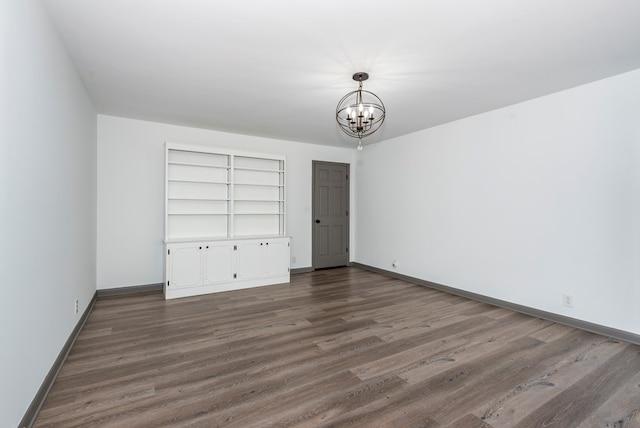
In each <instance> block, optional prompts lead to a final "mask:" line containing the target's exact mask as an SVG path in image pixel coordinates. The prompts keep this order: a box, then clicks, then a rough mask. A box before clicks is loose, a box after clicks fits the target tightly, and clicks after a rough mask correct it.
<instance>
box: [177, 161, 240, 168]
mask: <svg viewBox="0 0 640 428" xmlns="http://www.w3.org/2000/svg"><path fill="white" fill-rule="evenodd" d="M167 163H168V164H169V165H184V166H195V167H198V168H218V169H230V168H231V167H230V166H229V165H207V164H204V163H195V162H173V161H169V162H167Z"/></svg>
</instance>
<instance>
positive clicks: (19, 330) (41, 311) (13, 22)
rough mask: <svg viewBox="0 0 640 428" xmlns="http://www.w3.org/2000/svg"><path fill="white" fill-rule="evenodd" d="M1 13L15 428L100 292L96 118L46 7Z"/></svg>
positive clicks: (7, 407)
mask: <svg viewBox="0 0 640 428" xmlns="http://www.w3.org/2000/svg"><path fill="white" fill-rule="evenodd" d="M1 7H2V9H1V10H0V17H1V18H0V20H1V21H0V31H1V32H0V38H1V39H0V49H1V52H0V54H1V58H2V60H1V62H0V68H1V72H2V76H1V77H2V80H1V83H0V91H1V96H0V130H1V131H2V133H1V134H0V135H1V137H0V138H1V139H0V225H1V228H2V229H1V230H0V233H1V236H0V249H1V250H2V251H1V253H2V257H0V278H1V279H0V284H2V287H3V291H2V298H1V299H0V343H1V344H2V351H1V352H0V426H3V427H12V426H17V424H18V422H19V421H20V420H21V419H22V417H23V416H24V414H25V411H26V410H27V408H28V406H29V405H30V404H31V401H32V400H33V398H34V396H35V394H36V392H37V391H38V389H39V387H40V385H41V384H42V381H43V380H44V378H45V376H46V375H47V373H48V372H49V370H50V368H51V366H52V365H53V363H54V361H55V359H56V357H57V356H58V353H59V352H60V350H61V349H62V347H63V345H64V343H65V341H66V340H67V338H68V337H69V335H70V333H71V332H72V330H73V328H74V327H75V325H76V323H77V322H78V320H79V317H80V315H81V314H82V312H83V311H84V309H85V308H86V307H87V305H88V303H89V301H90V299H91V297H92V296H93V294H94V293H95V290H96V286H95V281H96V269H95V266H96V251H95V247H96V238H95V230H96V221H95V218H96V196H95V192H96V113H95V111H94V109H93V107H92V104H91V101H90V100H89V98H88V96H87V94H86V92H85V90H84V87H83V86H82V84H81V82H80V80H79V78H78V76H77V74H76V71H75V69H74V68H73V66H72V65H71V62H70V61H69V59H68V57H67V54H66V51H65V49H64V48H63V46H62V44H61V43H60V41H59V39H58V36H57V34H56V33H55V32H54V30H53V29H52V27H51V26H50V24H49V21H48V19H47V16H46V14H45V13H44V11H43V9H42V6H41V5H40V2H38V1H35V0H19V1H18V0H16V1H3V2H2V6H1ZM76 298H78V299H79V303H80V313H79V314H78V315H76V314H75V313H74V301H75V299H76Z"/></svg>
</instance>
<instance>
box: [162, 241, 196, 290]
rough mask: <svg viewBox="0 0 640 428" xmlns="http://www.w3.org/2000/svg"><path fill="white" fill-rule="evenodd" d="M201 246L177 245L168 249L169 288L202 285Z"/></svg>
mask: <svg viewBox="0 0 640 428" xmlns="http://www.w3.org/2000/svg"><path fill="white" fill-rule="evenodd" d="M200 248H201V245H195V244H189V245H177V246H171V247H169V250H170V254H169V255H168V259H169V260H168V263H169V278H168V280H169V286H170V287H174V288H184V287H197V286H200V285H202V250H201V249H200Z"/></svg>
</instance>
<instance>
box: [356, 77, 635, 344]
mask: <svg viewBox="0 0 640 428" xmlns="http://www.w3.org/2000/svg"><path fill="white" fill-rule="evenodd" d="M639 151H640V70H636V71H634V72H630V73H627V74H623V75H619V76H616V77H613V78H609V79H606V80H602V81H598V82H594V83H591V84H588V85H584V86H581V87H577V88H573V89H571V90H567V91H564V92H560V93H556V94H552V95H549V96H546V97H543V98H538V99H535V100H531V101H528V102H524V103H521V104H518V105H514V106H511V107H507V108H503V109H500V110H496V111H492V112H489V113H486V114H482V115H478V116H474V117H470V118H467V119H464V120H460V121H457V122H453V123H449V124H446V125H442V126H439V127H436V128H431V129H428V130H423V131H420V132H417V133H414V134H410V135H406V136H403V137H400V138H396V139H393V140H388V141H385V142H382V143H380V144H375V145H373V146H370V147H367V148H366V150H364V151H363V152H362V153H361V156H360V157H359V158H358V160H357V182H358V183H359V186H358V189H357V196H356V198H357V199H356V203H357V207H358V213H359V214H360V215H359V216H358V217H357V218H356V221H355V223H356V227H357V230H356V237H357V246H358V253H357V257H356V261H358V262H360V263H364V264H367V265H371V266H375V267H379V268H382V269H387V270H391V271H393V270H394V269H393V268H392V266H391V263H392V260H393V259H394V258H397V259H398V263H399V266H398V268H397V269H396V270H395V271H397V272H398V273H402V274H406V275H410V276H413V277H417V278H420V279H424V280H428V281H433V282H436V283H440V284H444V285H448V286H452V287H455V288H458V289H462V290H466V291H470V292H474V293H479V294H482V295H486V296H489V297H494V298H498V299H502V300H506V301H509V302H513V303H517V304H520V305H525V306H528V307H532V308H537V309H541V310H544V311H549V312H553V313H556V314H561V315H566V316H569V317H574V318H577V319H581V320H585V321H589V322H593V323H597V324H601V325H604V326H609V327H613V328H617V329H621V330H625V331H628V332H632V333H636V334H638V333H640V311H638V307H640V282H639V271H640V251H639V243H640V205H639V197H640V193H639V191H640V180H639V176H638V174H639V171H640V155H639ZM563 293H567V294H570V295H572V296H573V298H574V307H573V308H566V307H563V306H562V295H563Z"/></svg>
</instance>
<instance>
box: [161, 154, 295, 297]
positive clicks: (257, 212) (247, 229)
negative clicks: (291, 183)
mask: <svg viewBox="0 0 640 428" xmlns="http://www.w3.org/2000/svg"><path fill="white" fill-rule="evenodd" d="M285 183H286V180H285V157H284V156H273V155H263V154H252V153H239V152H232V151H226V150H210V149H208V148H203V147H199V146H187V145H181V144H172V143H167V145H166V205H165V243H166V244H167V281H166V284H165V295H166V296H167V298H171V297H181V296H183V295H193V294H202V293H204V292H212V291H211V290H212V287H211V286H212V284H210V283H208V282H207V280H206V279H205V278H200V280H198V281H195V280H194V278H189V280H186V279H185V278H173V276H175V275H176V274H178V272H179V275H180V276H184V275H187V273H189V272H191V271H192V269H191V268H190V267H189V266H190V265H189V263H191V264H192V265H194V266H195V265H198V263H201V262H202V263H204V262H205V261H206V260H208V262H209V263H208V264H209V266H219V260H218V261H217V262H215V263H214V262H213V261H212V260H209V259H210V257H211V256H208V257H209V259H207V258H205V259H206V260H205V259H203V260H201V262H197V263H196V261H195V258H198V257H199V258H203V257H204V256H202V255H201V254H203V253H202V252H201V250H202V248H201V243H202V242H205V241H206V245H205V247H206V248H205V250H209V249H210V248H211V249H213V248H222V247H220V241H232V240H233V241H238V240H242V239H244V240H255V239H258V241H259V242H260V245H263V244H264V249H265V250H264V251H261V252H259V253H256V254H262V253H264V256H265V257H267V259H268V260H272V259H273V257H274V256H273V254H275V253H274V251H273V250H268V249H269V248H278V249H279V251H278V257H280V258H283V257H285V254H284V253H285V252H284V251H282V248H283V247H282V242H286V248H287V251H286V253H287V254H286V257H287V259H286V261H283V260H278V261H277V264H278V269H275V270H274V269H271V268H265V269H266V270H265V272H267V271H268V272H271V274H270V275H269V276H270V277H271V278H276V280H278V279H284V275H283V273H282V272H283V270H282V266H283V263H285V262H286V265H287V269H286V272H287V273H286V282H288V280H289V273H288V272H289V268H288V263H289V262H288V248H289V241H288V238H286V221H285V212H286V209H285V199H286V198H285ZM266 238H271V239H272V241H265V240H264V239H266ZM274 238H286V239H285V241H283V240H276V241H274V240H273V239H274ZM258 241H256V242H258ZM247 242H249V241H247ZM251 242H253V241H251ZM178 244H179V246H177V245H178ZM191 244H193V245H191ZM226 244H227V245H231V248H234V250H233V251H234V252H237V251H238V250H237V248H238V243H237V242H236V243H230V242H226ZM269 244H271V247H268V245H269ZM172 246H173V247H174V254H180V257H179V258H178V257H176V258H175V259H176V260H169V259H170V255H171V254H170V253H171V248H172ZM223 247H224V246H223ZM225 248H226V247H225ZM227 249H228V248H227ZM227 249H225V250H222V249H217V250H216V251H217V253H216V254H219V255H221V254H227ZM195 250H197V251H195ZM211 251H213V250H211ZM211 251H207V252H206V253H207V254H213V253H211ZM267 253H268V254H267ZM198 254H200V255H198ZM187 255H190V257H187ZM245 259H246V257H245ZM183 261H184V262H187V261H188V263H187V264H186V265H185V264H182V262H183ZM176 263H178V265H177V264H176ZM233 263H234V266H237V261H234V262H233ZM257 263H262V262H261V261H258V262H257ZM225 266H226V264H225ZM245 266H246V262H245ZM208 269H209V271H207V270H206V269H205V270H202V269H201V273H200V274H194V275H195V276H198V275H200V276H201V277H202V276H203V275H205V273H202V272H208V273H207V274H206V275H209V276H211V275H215V274H216V272H211V271H210V270H211V268H210V267H209V268H208ZM233 269H236V267H234V268H233ZM274 271H276V272H278V275H275V276H274V275H273V272H274ZM233 274H234V277H233V281H227V282H225V281H218V282H217V283H225V284H226V286H224V287H222V288H225V287H227V286H228V285H229V283H230V282H233V283H242V280H238V278H237V272H234V273H233ZM172 279H173V281H174V284H175V286H174V287H179V288H180V289H181V291H180V292H173V289H172V288H171V281H172ZM272 281H273V279H272V280H270V281H267V282H269V283H273V282H272ZM209 282H210V281H209ZM259 282H260V278H252V280H251V281H248V282H246V284H254V285H250V286H256V285H255V284H257V285H263V284H258V283H259ZM280 282H285V281H280ZM240 285H241V284H240ZM265 285H266V284H265ZM188 288H193V290H191V291H189V290H187V291H184V290H185V289H188ZM214 288H215V287H214ZM218 288H220V287H218ZM240 288H241V287H240ZM225 289H229V288H225ZM213 291H216V290H213ZM220 291H221V290H220Z"/></svg>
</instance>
